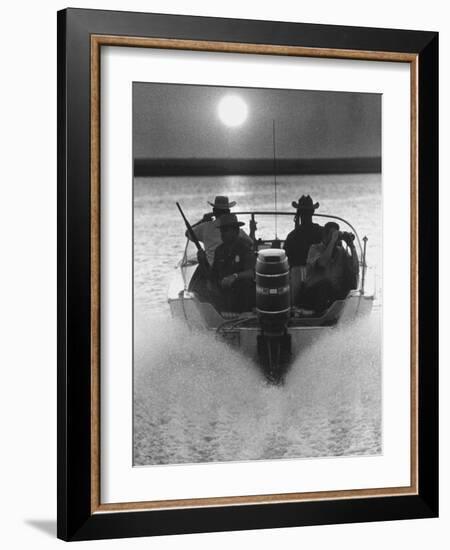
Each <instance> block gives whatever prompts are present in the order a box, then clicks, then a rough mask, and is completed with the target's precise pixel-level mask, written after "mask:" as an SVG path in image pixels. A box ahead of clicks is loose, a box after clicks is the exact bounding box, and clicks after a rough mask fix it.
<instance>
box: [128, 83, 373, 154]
mask: <svg viewBox="0 0 450 550" xmlns="http://www.w3.org/2000/svg"><path fill="white" fill-rule="evenodd" d="M227 94H233V95H238V96H240V97H241V98H242V99H243V100H244V101H245V102H246V104H247V106H248V117H247V120H246V121H245V122H244V123H243V124H242V125H241V126H238V127H234V128H230V127H227V126H225V125H224V124H223V122H222V121H221V120H220V119H219V116H218V104H219V101H220V100H221V98H222V97H223V96H225V95H227ZM273 119H275V124H276V148H277V157H278V158H280V159H281V158H348V157H378V156H381V95H379V94H358V93H347V92H320V91H299V90H267V89H256V88H254V89H252V88H224V87H215V86H213V87H210V86H192V85H180V84H151V83H134V84H133V139H134V155H135V158H146V157H148V158H188V157H194V158H205V157H206V158H207V157H222V158H265V157H267V158H271V157H272V155H273V148H272V147H273V145H272V120H273Z"/></svg>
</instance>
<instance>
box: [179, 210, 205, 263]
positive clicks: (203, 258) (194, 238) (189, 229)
mask: <svg viewBox="0 0 450 550" xmlns="http://www.w3.org/2000/svg"><path fill="white" fill-rule="evenodd" d="M175 204H176V205H177V207H178V210H179V211H180V214H181V216H182V218H183V220H184V223H185V224H186V228H187V230H188V233H189V236H190V238H191V241H192V242H193V243H194V244H195V246H196V247H197V250H198V251H199V253H200V254H201V256H202V261H203V262H204V263H205V266H206V267H207V268H209V262H208V258H207V257H206V254H205V251H204V250H203V248H202V247H201V245H200V242H199V240H198V239H197V235H196V234H195V233H194V230H193V229H192V225H191V224H190V223H189V222H188V220H187V218H186V216H185V215H184V212H183V210H182V209H181V206H180V203H178V202H176V203H175Z"/></svg>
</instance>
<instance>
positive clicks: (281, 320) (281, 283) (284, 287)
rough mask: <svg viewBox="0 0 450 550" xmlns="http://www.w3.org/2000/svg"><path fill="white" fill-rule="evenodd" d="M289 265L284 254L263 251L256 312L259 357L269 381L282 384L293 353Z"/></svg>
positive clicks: (261, 253)
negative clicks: (258, 330)
mask: <svg viewBox="0 0 450 550" xmlns="http://www.w3.org/2000/svg"><path fill="white" fill-rule="evenodd" d="M290 311H291V308H290V288H289V264H288V261H287V258H286V253H285V251H284V250H281V249H278V248H269V249H266V250H261V251H260V252H259V253H258V258H257V260H256V312H257V314H258V319H259V322H260V324H261V334H260V335H259V336H258V355H259V357H260V360H261V361H262V363H263V364H264V365H265V366H266V367H267V370H268V375H269V378H270V379H272V380H273V381H275V382H280V381H281V378H282V375H283V370H284V369H283V367H284V366H285V365H286V364H287V362H288V361H289V357H290V352H291V339H290V335H289V334H288V333H287V330H286V328H287V323H288V321H289V317H290Z"/></svg>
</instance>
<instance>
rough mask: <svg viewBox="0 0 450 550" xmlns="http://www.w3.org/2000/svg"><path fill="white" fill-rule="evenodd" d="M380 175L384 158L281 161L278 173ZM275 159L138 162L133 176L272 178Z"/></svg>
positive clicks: (278, 164)
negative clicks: (238, 176)
mask: <svg viewBox="0 0 450 550" xmlns="http://www.w3.org/2000/svg"><path fill="white" fill-rule="evenodd" d="M380 172H381V157H359V158H329V159H279V160H277V162H276V173H277V174H279V175H287V174H297V175H299V174H369V173H380ZM273 173H274V165H273V160H272V159H267V158H264V159H221V158H208V159H194V158H177V159H144V158H141V159H135V161H134V176H135V177H143V176H144V177H145V176H147V177H151V176H228V175H252V176H260V175H270V174H273Z"/></svg>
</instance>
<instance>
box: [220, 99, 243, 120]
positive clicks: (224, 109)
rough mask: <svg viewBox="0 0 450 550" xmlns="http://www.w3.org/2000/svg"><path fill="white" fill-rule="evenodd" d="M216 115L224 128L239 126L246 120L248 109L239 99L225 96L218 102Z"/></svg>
mask: <svg viewBox="0 0 450 550" xmlns="http://www.w3.org/2000/svg"><path fill="white" fill-rule="evenodd" d="M218 113H219V118H220V120H221V121H222V122H223V123H224V124H225V125H226V126H230V127H233V126H240V125H241V124H242V123H243V122H245V120H246V118H247V113H248V107H247V104H246V103H245V101H244V100H243V99H242V98H241V97H239V96H237V95H226V96H225V97H223V98H222V99H221V100H220V102H219V106H218Z"/></svg>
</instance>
